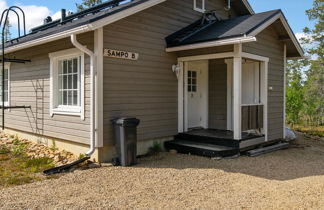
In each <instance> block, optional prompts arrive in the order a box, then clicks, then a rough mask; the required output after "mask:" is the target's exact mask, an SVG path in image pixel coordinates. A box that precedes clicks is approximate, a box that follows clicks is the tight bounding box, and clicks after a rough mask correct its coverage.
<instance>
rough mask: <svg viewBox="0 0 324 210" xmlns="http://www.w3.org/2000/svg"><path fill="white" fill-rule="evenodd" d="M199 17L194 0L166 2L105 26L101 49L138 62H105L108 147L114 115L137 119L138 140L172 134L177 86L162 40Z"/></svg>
mask: <svg viewBox="0 0 324 210" xmlns="http://www.w3.org/2000/svg"><path fill="white" fill-rule="evenodd" d="M223 6H225V2H224V1H222V0H210V1H208V3H207V7H208V9H221V8H223ZM223 15H226V14H225V13H223ZM201 16H202V14H201V13H199V12H196V11H194V10H193V0H183V1H178V0H168V1H166V2H164V3H162V4H160V5H157V6H154V7H152V8H150V9H147V10H144V11H143V12H140V13H138V14H135V15H132V16H130V17H127V18H125V19H123V20H120V21H118V22H116V23H113V24H111V25H108V26H106V27H104V48H109V49H118V50H125V51H132V52H137V53H139V60H138V61H127V60H118V59H111V58H104V143H105V145H107V144H108V145H109V144H112V143H113V138H112V137H113V136H112V128H111V123H110V120H111V119H112V118H113V117H119V116H135V117H137V118H139V119H140V120H141V123H140V125H139V127H138V139H139V140H140V141H141V140H147V139H154V138H160V137H166V136H172V135H175V134H176V133H177V128H178V126H177V123H178V122H177V121H178V120H177V118H178V114H177V109H178V102H177V100H178V96H177V90H178V86H177V78H176V76H175V74H174V73H173V72H172V70H171V67H172V65H173V64H176V63H177V55H176V53H166V52H165V47H166V43H165V37H166V36H168V35H170V34H172V33H174V32H176V31H178V30H179V29H181V28H183V27H185V26H187V25H189V24H191V23H193V22H194V21H196V20H198V19H199V18H201Z"/></svg>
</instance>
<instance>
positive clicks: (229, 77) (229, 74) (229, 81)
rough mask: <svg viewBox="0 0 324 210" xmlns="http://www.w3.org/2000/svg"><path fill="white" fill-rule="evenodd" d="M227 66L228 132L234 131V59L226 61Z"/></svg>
mask: <svg viewBox="0 0 324 210" xmlns="http://www.w3.org/2000/svg"><path fill="white" fill-rule="evenodd" d="M225 63H226V64H227V120H226V121H227V130H230V131H232V130H233V116H232V113H233V107H232V100H233V94H232V92H233V91H232V83H233V82H232V81H233V59H226V60H225Z"/></svg>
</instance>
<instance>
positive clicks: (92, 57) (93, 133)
mask: <svg viewBox="0 0 324 210" xmlns="http://www.w3.org/2000/svg"><path fill="white" fill-rule="evenodd" d="M71 42H72V44H73V45H74V46H75V47H76V48H78V49H79V50H81V51H82V52H84V53H86V54H87V55H89V56H90V76H91V88H90V99H91V100H90V110H91V111H90V149H89V151H88V152H86V155H87V156H88V157H90V156H91V155H92V154H93V153H94V152H95V149H96V132H97V129H96V123H95V122H96V121H95V101H96V97H95V87H96V84H95V79H96V77H95V70H94V63H95V54H94V52H92V51H91V50H89V49H88V48H86V47H84V46H83V45H81V44H80V43H79V42H78V41H77V38H76V34H71Z"/></svg>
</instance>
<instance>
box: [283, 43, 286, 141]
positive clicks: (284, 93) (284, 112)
mask: <svg viewBox="0 0 324 210" xmlns="http://www.w3.org/2000/svg"><path fill="white" fill-rule="evenodd" d="M286 73H287V45H286V44H284V81H283V83H284V84H283V88H284V92H283V139H285V138H286Z"/></svg>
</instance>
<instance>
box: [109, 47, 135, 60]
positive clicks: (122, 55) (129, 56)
mask: <svg viewBox="0 0 324 210" xmlns="http://www.w3.org/2000/svg"><path fill="white" fill-rule="evenodd" d="M104 56H106V57H110V58H118V59H125V60H133V61H136V60H138V57H139V54H138V53H134V52H127V51H121V50H112V49H104Z"/></svg>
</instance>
